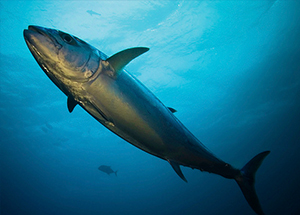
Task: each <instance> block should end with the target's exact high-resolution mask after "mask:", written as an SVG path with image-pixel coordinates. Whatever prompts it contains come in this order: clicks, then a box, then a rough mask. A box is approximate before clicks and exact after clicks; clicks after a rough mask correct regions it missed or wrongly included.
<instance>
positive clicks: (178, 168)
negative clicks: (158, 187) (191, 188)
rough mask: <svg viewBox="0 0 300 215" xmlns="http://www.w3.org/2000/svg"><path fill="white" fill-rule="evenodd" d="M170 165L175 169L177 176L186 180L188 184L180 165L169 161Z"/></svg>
mask: <svg viewBox="0 0 300 215" xmlns="http://www.w3.org/2000/svg"><path fill="white" fill-rule="evenodd" d="M168 161H169V163H170V164H171V166H172V167H173V169H174V170H175V172H176V173H177V175H179V177H180V178H181V179H182V180H184V181H185V182H187V180H186V178H185V177H184V175H183V174H182V172H181V169H180V166H179V164H178V163H176V162H174V161H171V160H168Z"/></svg>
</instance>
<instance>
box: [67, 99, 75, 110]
mask: <svg viewBox="0 0 300 215" xmlns="http://www.w3.org/2000/svg"><path fill="white" fill-rule="evenodd" d="M67 104H68V110H69V112H70V113H72V111H73V110H74V108H75V106H76V105H77V102H76V101H75V99H74V98H73V97H72V96H68V101H67Z"/></svg>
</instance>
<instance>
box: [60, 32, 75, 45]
mask: <svg viewBox="0 0 300 215" xmlns="http://www.w3.org/2000/svg"><path fill="white" fill-rule="evenodd" d="M62 39H63V41H65V42H66V43H71V42H72V41H73V38H72V37H71V36H70V35H69V34H64V35H62Z"/></svg>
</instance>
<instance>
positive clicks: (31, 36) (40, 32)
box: [23, 25, 62, 50]
mask: <svg viewBox="0 0 300 215" xmlns="http://www.w3.org/2000/svg"><path fill="white" fill-rule="evenodd" d="M55 33H56V34H57V30H54V29H49V28H43V27H40V26H35V25H29V26H28V29H24V31H23V36H24V39H25V41H26V43H27V45H28V46H29V47H36V45H37V44H36V43H37V40H36V38H41V36H42V37H44V39H45V40H47V41H48V42H50V43H51V44H52V45H54V46H55V48H56V49H57V50H59V49H61V48H62V45H61V44H60V43H59V42H58V41H57V40H56V39H55V37H54V36H53V35H55Z"/></svg>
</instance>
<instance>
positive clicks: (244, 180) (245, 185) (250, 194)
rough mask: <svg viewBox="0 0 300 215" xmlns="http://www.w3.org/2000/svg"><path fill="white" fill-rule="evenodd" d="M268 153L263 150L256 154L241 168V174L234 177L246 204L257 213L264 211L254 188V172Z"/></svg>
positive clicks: (260, 214)
mask: <svg viewBox="0 0 300 215" xmlns="http://www.w3.org/2000/svg"><path fill="white" fill-rule="evenodd" d="M269 153H270V151H265V152H261V153H260V154H258V155H256V156H255V157H254V158H252V159H251V160H250V161H249V162H248V163H247V164H246V165H245V166H244V167H243V168H242V169H241V174H240V175H239V176H238V177H236V178H235V180H236V182H237V183H238V185H239V186H240V188H241V190H242V192H243V194H244V196H245V198H246V200H247V202H248V204H249V205H250V206H251V208H252V209H253V210H254V211H255V212H256V213H257V214H259V215H263V214H264V212H263V210H262V208H261V205H260V203H259V200H258V197H257V195H256V191H255V188H254V183H255V173H256V171H257V169H258V168H259V167H260V165H261V163H262V162H263V160H264V159H265V157H266V156H267V155H268V154H269Z"/></svg>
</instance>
